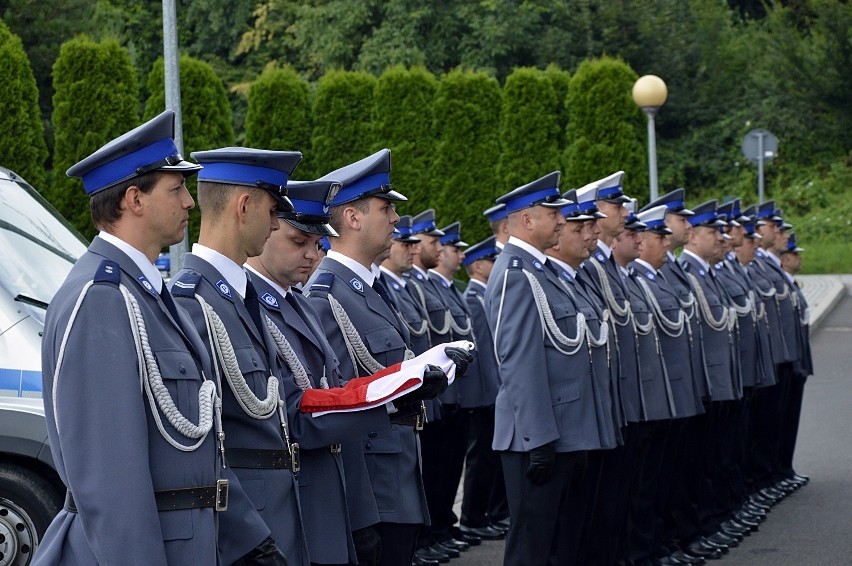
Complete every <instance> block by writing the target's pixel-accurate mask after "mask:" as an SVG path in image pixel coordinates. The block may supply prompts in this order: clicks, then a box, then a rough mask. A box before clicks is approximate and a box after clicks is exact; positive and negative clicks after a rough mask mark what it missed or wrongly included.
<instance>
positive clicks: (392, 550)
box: [373, 523, 421, 566]
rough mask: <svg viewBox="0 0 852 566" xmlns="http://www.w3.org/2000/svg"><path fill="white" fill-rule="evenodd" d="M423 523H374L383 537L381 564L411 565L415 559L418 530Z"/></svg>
mask: <svg viewBox="0 0 852 566" xmlns="http://www.w3.org/2000/svg"><path fill="white" fill-rule="evenodd" d="M420 527H421V525H410V524H405V523H378V524H376V525H373V528H374V529H376V532H377V533H378V534H379V537H380V538H381V539H382V556H381V559H380V560H379V566H410V565H411V561H412V560H413V559H414V548H415V546H416V541H417V531H418V530H419V529H420Z"/></svg>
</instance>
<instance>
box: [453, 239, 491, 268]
mask: <svg viewBox="0 0 852 566" xmlns="http://www.w3.org/2000/svg"><path fill="white" fill-rule="evenodd" d="M499 253H500V249H499V248H498V247H497V237H496V236H490V237H488V238H485V239H484V240H482V241H481V242H477V243H476V244H473V245H472V246H470V247H469V248H468V249H467V250H465V252H464V259H463V260H462V263H463V264H464V265H470V264H471V263H473V262H474V261H477V260H479V259H487V258H493V257H497V255H498V254H499Z"/></svg>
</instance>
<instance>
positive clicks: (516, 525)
mask: <svg viewBox="0 0 852 566" xmlns="http://www.w3.org/2000/svg"><path fill="white" fill-rule="evenodd" d="M559 176H560V175H559V172H554V173H551V174H549V175H546V176H544V177H542V178H540V179H537V180H535V181H532V182H531V183H528V184H526V185H524V186H521V187H518V188H517V189H515V190H513V191H512V192H510V193H508V194H506V195H503V196H502V197H500V198H499V199H498V202H499V203H503V204H505V205H506V211H507V213H508V222H509V233H510V234H511V236H510V238H509V241H508V242H507V243H506V246H505V247H504V248H503V251H502V252H501V253H500V255H499V256H497V260H496V261H495V264H494V269H493V270H492V273H491V276H490V278H489V281H488V287H487V290H486V308H487V310H486V313H487V315H488V322H489V326H490V327H491V331H492V335H493V336H494V345H495V352H496V354H497V359H498V363H499V371H500V389H499V391H498V393H497V401H496V406H495V427H494V428H495V430H494V442H493V444H492V446H493V448H494V449H495V450H497V451H499V452H500V455H501V459H502V462H503V473H504V478H505V482H506V492H507V497H508V501H509V510H510V514H511V517H512V521H511V524H510V526H509V533H508V535H507V538H506V550H505V561H504V564H507V565H516V564H545V563H548V561H549V560H553V562H552V563H556V564H572V563H573V562H574V561H575V557H572V556H567V555H565V554H564V553H563V551H564V550H565V549H564V547H563V544H562V541H564V540H565V538H567V537H568V536H569V535H570V533H569V525H568V524H567V522H566V521H565V515H566V513H567V512H568V510H569V509H570V505H571V499H572V497H576V495H577V493H576V490H577V489H578V488H579V484H580V479H581V478H582V473H583V468H584V467H585V460H586V453H587V451H588V450H595V449H599V448H602V447H603V446H605V445H607V444H608V443H610V442H612V441H613V440H614V439H613V438H612V436H611V435H608V434H607V430H606V428H605V427H601V425H600V424H599V419H598V413H597V406H596V400H595V396H594V390H595V384H594V382H593V379H594V378H593V375H592V368H591V357H590V354H589V345H588V336H587V334H586V329H585V328H584V326H583V324H581V323H580V321H581V320H582V318H578V317H577V314H578V312H580V311H579V309H577V307H576V306H575V305H574V304H573V302H572V301H571V298H570V296H569V295H568V292H567V290H566V289H565V288H564V287H563V286H562V285H561V284H560V283H559V280H558V279H557V275H556V273H555V272H554V271H553V270H552V269H551V268H550V267H547V266H546V264H547V262H548V259H547V256H546V255H545V254H544V250H546V249H548V248H550V247H552V246H554V245H556V244H557V242H558V240H559V234H560V231H561V229H562V227H563V225H564V224H565V217H564V216H563V215H562V212H561V208H562V207H563V206H565V205H566V204H568V201H566V200H565V199H563V198H561V196H560V194H559V189H558V183H559ZM548 311H549V313H548ZM548 314H549V316H548ZM543 315H544V316H543ZM542 321H544V322H542ZM554 548H556V552H555V553H552V552H551V550H552V549H554Z"/></svg>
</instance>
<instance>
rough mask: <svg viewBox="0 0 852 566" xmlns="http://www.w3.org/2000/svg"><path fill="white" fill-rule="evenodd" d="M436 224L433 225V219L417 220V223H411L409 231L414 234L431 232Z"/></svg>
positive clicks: (435, 227)
mask: <svg viewBox="0 0 852 566" xmlns="http://www.w3.org/2000/svg"><path fill="white" fill-rule="evenodd" d="M436 229H437V226H436V225H435V221H434V220H425V221H423V222H418V223H417V224H413V225H412V226H411V233H412V234H414V233H415V232H416V233H420V232H431V231H432V230H436Z"/></svg>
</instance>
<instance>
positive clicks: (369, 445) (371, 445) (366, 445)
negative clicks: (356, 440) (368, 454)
mask: <svg viewBox="0 0 852 566" xmlns="http://www.w3.org/2000/svg"><path fill="white" fill-rule="evenodd" d="M364 448H366V449H367V450H372V448H373V444H372V443H371V442H368V443H366V444H365V445H364Z"/></svg>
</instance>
